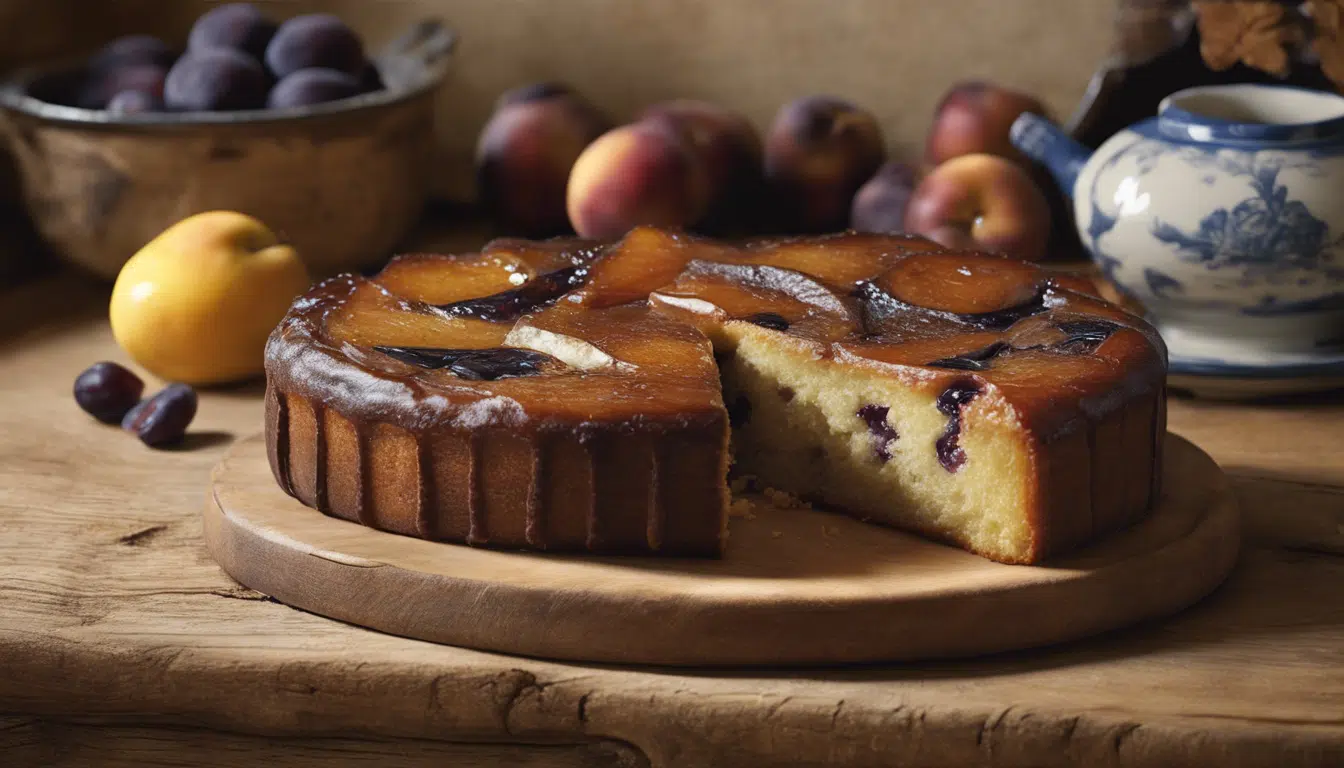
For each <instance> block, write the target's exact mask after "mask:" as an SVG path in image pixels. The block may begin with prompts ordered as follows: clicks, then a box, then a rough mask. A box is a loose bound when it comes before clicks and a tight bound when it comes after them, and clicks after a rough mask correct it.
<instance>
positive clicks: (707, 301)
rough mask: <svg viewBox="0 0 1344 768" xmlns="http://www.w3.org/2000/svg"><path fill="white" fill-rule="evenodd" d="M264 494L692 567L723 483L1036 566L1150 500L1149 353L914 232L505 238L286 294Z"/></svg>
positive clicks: (1153, 433) (1116, 330)
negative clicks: (271, 491)
mask: <svg viewBox="0 0 1344 768" xmlns="http://www.w3.org/2000/svg"><path fill="white" fill-rule="evenodd" d="M266 372H267V392H266V439H267V444H268V448H269V455H270V462H271V466H272V468H273V470H274V474H275V477H276V480H277V481H278V482H279V484H280V486H281V487H282V488H283V489H284V490H285V491H286V492H288V493H289V494H291V495H293V496H295V497H296V498H298V499H299V500H300V501H302V502H303V503H304V504H307V505H308V506H310V507H314V508H316V509H318V510H320V511H322V512H324V513H326V514H328V515H332V516H335V517H338V518H343V519H346V520H350V521H354V522H358V523H361V524H363V525H366V526H371V527H374V528H378V529H382V530H386V531H391V532H395V533H399V534H405V535H409V536H417V537H421V538H426V539H432V540H440V541H447V542H457V543H465V544H470V545H478V546H490V547H502V548H519V549H534V550H550V551H582V552H592V553H609V554H643V555H664V556H715V555H718V554H720V553H721V552H722V549H723V547H724V546H725V543H726V541H727V536H728V530H727V518H728V516H727V509H728V506H729V502H730V500H731V499H730V493H729V490H728V476H729V474H730V467H731V470H732V472H734V473H739V474H742V475H747V476H752V477H754V478H755V479H756V481H757V482H758V483H759V484H761V485H763V486H765V487H769V488H772V489H775V490H778V491H782V492H787V493H789V494H792V495H793V496H795V497H798V498H801V499H804V500H807V501H809V502H811V503H813V504H814V505H818V506H822V507H825V508H828V509H833V510H836V511H837V512H843V513H846V514H850V515H853V516H855V517H858V518H860V519H863V520H866V521H869V522H872V523H875V524H881V525H888V526H893V527H896V528H900V529H903V530H906V531H911V532H915V533H918V534H921V535H924V536H927V537H931V538H934V539H938V540H941V541H945V542H948V543H950V544H953V545H956V546H960V547H962V548H965V549H967V550H969V551H971V552H975V553H978V554H980V555H983V556H985V557H987V558H991V559H993V560H997V561H1000V562H1005V563H1037V562H1040V561H1042V560H1044V559H1047V558H1049V557H1051V556H1054V555H1058V554H1059V553H1062V552H1066V551H1069V550H1071V549H1073V548H1076V547H1078V546H1079V545H1081V544H1084V543H1086V542H1088V541H1091V540H1094V539H1096V538H1097V537H1099V536H1101V535H1104V534H1105V533H1107V532H1110V531H1113V530H1116V529H1119V528H1122V527H1124V526H1126V525H1128V524H1130V523H1132V522H1134V521H1135V520H1137V519H1139V518H1140V517H1142V516H1143V515H1144V514H1145V512H1146V510H1148V509H1149V508H1150V507H1151V505H1152V503H1153V501H1154V499H1155V497H1156V494H1157V492H1158V481H1159V472H1158V467H1159V465H1160V456H1159V452H1160V448H1161V441H1162V437H1163V435H1164V433H1165V422H1166V416H1165V410H1164V394H1165V393H1164V381H1165V372H1166V352H1165V348H1164V347H1163V345H1162V342H1161V340H1160V338H1159V337H1158V336H1157V334H1156V332H1155V331H1154V330H1153V328H1152V327H1150V326H1149V325H1147V324H1146V323H1145V322H1144V321H1142V320H1140V319H1139V318H1137V317H1134V316H1132V315H1130V314H1128V313H1126V312H1124V311H1123V310H1121V309H1119V308H1118V307H1116V306H1114V305H1112V304H1110V303H1108V302H1106V301H1104V300H1102V299H1100V298H1098V297H1097V296H1095V295H1094V294H1093V293H1092V292H1091V287H1090V285H1089V284H1088V283H1087V281H1085V280H1080V279H1078V278H1070V277H1065V276H1061V275H1052V274H1051V273H1049V272H1047V271H1044V270H1042V269H1041V268H1040V267H1038V266H1036V265H1033V264H1029V263H1026V262H1021V261H1016V260H1012V259H1008V258H1006V257H1000V256H996V255H990V254H984V253H976V252H967V251H953V250H947V249H944V248H942V247H940V246H938V245H936V244H934V243H933V242H931V241H928V240H924V239H922V238H918V237H907V236H878V235H860V234H854V233H842V234H836V235H828V236H820V237H807V238H775V239H768V240H759V241H752V242H746V243H739V244H732V243H726V242H721V241H715V240H709V239H704V238H699V237H694V236H691V235H687V234H684V233H679V232H674V231H664V230H659V229H653V228H639V229H635V230H632V231H631V232H630V233H629V234H627V235H626V236H625V237H624V238H622V239H620V240H619V241H616V242H609V243H598V242H591V241H582V240H576V239H557V240H548V241H542V242H533V241H523V240H514V239H501V240H496V241H494V242H492V243H490V244H488V245H487V246H486V247H485V248H484V249H482V251H481V252H480V253H477V254H472V255H467V256H456V255H438V254H412V255H405V256H400V257H397V258H395V259H393V260H392V261H391V262H390V263H389V264H388V265H387V266H386V267H385V268H384V269H383V270H382V271H381V272H380V273H378V274H377V275H375V276H373V277H369V278H365V277H360V276H354V275H345V276H341V277H337V278H333V279H330V280H327V281H325V282H323V283H320V284H318V285H316V286H314V287H313V288H312V289H311V290H310V291H309V292H308V293H307V294H305V295H304V296H302V297H301V298H299V299H298V300H297V301H296V302H295V303H294V305H293V307H292V308H291V310H290V312H289V313H288V315H287V316H286V318H285V319H284V320H283V321H282V322H281V324H280V325H279V326H278V327H277V328H276V330H275V332H274V333H273V334H272V336H271V338H270V340H269V342H268V345H267V350H266Z"/></svg>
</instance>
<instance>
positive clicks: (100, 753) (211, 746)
mask: <svg viewBox="0 0 1344 768" xmlns="http://www.w3.org/2000/svg"><path fill="white" fill-rule="evenodd" d="M0 755H3V756H4V758H5V766H6V768H77V767H82V766H89V765H98V766H104V767H105V768H160V767H162V768H181V766H192V767H193V768H255V766H259V765H267V766H290V765H294V766H299V765H305V766H307V765H319V764H320V765H342V766H356V767H358V766H368V767H369V768H387V766H396V767H397V768H441V766H453V767H454V768H495V767H496V766H511V768H644V766H647V765H648V762H647V761H646V760H645V759H644V757H643V756H642V755H641V754H640V753H639V752H638V751H636V750H633V749H630V748H629V747H626V746H624V745H621V744H616V743H611V742H594V743H590V744H529V745H512V744H461V743H458V744H454V743H447V742H436V741H428V740H424V739H397V740H377V739H357V738H340V737H331V738H316V739H274V738H268V737H264V736H254V735H244V734H233V733H220V732H218V731H210V730H204V729H199V728H181V727H178V728H169V727H163V726H158V727H155V726H141V725H128V724H125V723H118V722H116V721H110V722H109V721H101V722H100V721H98V720H88V719H85V720H82V721H68V720H41V719H38V718H32V717H2V716H0Z"/></svg>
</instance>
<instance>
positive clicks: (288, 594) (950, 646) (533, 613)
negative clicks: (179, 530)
mask: <svg viewBox="0 0 1344 768" xmlns="http://www.w3.org/2000/svg"><path fill="white" fill-rule="evenodd" d="M1164 453H1165V457H1166V461H1165V464H1166V467H1165V478H1166V479H1165V483H1164V485H1165V488H1166V491H1165V492H1164V494H1163V497H1162V500H1161V502H1160V503H1159V505H1158V506H1157V508H1156V509H1155V510H1154V511H1153V513H1152V515H1151V516H1150V517H1149V518H1148V519H1146V520H1144V521H1142V522H1141V523H1139V524H1138V525H1136V526H1134V527H1132V528H1130V529H1129V530H1126V531H1123V532H1122V533H1120V534H1118V535H1115V536H1112V537H1110V538H1108V539H1107V540H1105V541H1103V542H1099V543H1097V544H1096V545H1094V546H1092V547H1089V548H1087V549H1086V550H1084V551H1082V552H1078V553H1074V554H1071V555H1069V556H1068V557H1063V558H1059V559H1057V560H1055V561H1052V562H1050V563H1049V564H1048V565H1046V566H1042V567H1030V566H1012V565H1003V564H1000V563H994V562H991V561H989V560H986V559H984V558H981V557H977V556H975V555H972V554H969V553H967V552H964V551H962V550H959V549H956V548H954V547H949V546H943V545H939V544H935V543H933V542H930V541H927V540H925V539H921V538H919V537H916V536H910V535H907V534H903V533H900V532H897V531H893V530H890V529H886V528H880V527H878V526H875V525H868V524H865V523H861V522H858V521H857V520H852V519H849V518H847V517H842V516H839V515H835V514H828V513H825V512H821V511H814V510H811V509H779V508H775V507H773V506H772V505H771V504H770V503H769V501H767V500H766V499H764V498H762V497H759V496H747V497H743V498H742V499H741V501H746V502H748V503H749V505H750V506H749V508H748V509H740V510H739V512H740V514H739V515H737V516H735V517H734V518H733V519H732V520H730V522H729V540H728V547H727V550H726V551H725V553H724V556H723V557H722V558H721V559H686V558H631V557H584V556H577V557H576V556H561V555H544V554H536V553H519V552H504V551H495V550H488V549H477V548H471V547H463V546H455V545H450V544H440V543H436V542H431V541H422V540H419V539H411V538H409V537H405V536H397V535H395V534H391V533H386V532H383V531H377V530H373V529H370V528H367V527H364V526H362V525H357V524H354V523H351V522H348V521H345V520H340V519H337V518H334V517H328V516H326V515H323V514H322V513H320V512H318V511H316V510H314V509H310V508H309V507H306V506H304V505H303V504H302V503H300V502H299V501H298V500H296V499H294V498H293V497H291V496H289V495H287V494H285V493H284V492H283V491H282V490H280V488H279V486H278V485H276V483H275V481H274V479H273V476H272V474H271V470H270V465H269V463H268V462H267V460H266V444H265V441H264V439H263V438H262V437H261V436H254V437H250V438H247V439H245V440H243V441H241V442H240V443H239V444H238V445H237V446H235V447H234V449H233V450H231V451H230V452H229V455H228V456H227V457H226V458H225V459H224V461H223V462H221V463H220V465H219V466H218V467H217V468H216V469H215V471H214V472H213V473H212V477H211V489H212V490H211V494H210V497H209V499H208V500H207V501H206V504H205V510H204V514H205V522H204V529H205V540H206V545H207V547H208V548H209V549H210V552H211V554H212V556H214V558H215V559H216V560H217V561H218V562H219V564H220V565H221V566H223V568H224V570H225V571H227V572H228V573H229V574H231V575H232V576H233V577H234V578H236V579H237V580H238V581H240V582H241V583H243V584H244V585H246V586H249V587H252V588H254V589H257V590H260V591H261V592H263V593H265V594H267V595H271V596H273V597H275V598H277V599H279V600H280V601H281V602H284V603H286V604H288V605H293V606H296V607H299V608H303V609H304V610H308V611H312V612H314V613H317V614H320V615H323V616H330V617H332V618H337V619H341V620H342V621H348V622H350V623H352V624H358V625H360V626H364V627H370V628H373V629H379V630H382V631H385V632H391V633H393V634H397V635H403V636H406V637H414V638H419V639H421V640H429V641H432V642H440V643H449V644H452V645H460V646H465V647H468V648H478V649H483V650H493V651H501V652H506V653H515V654H521V655H525V656H538V657H542V658H550V659H568V660H574V661H596V662H615V663H640V664H665V665H677V666H690V665H714V666H732V665H815V664H837V663H853V662H874V661H897V660H911V659H927V658H950V657H963V656H973V655H983V654H986V653H994V652H1001V651H1008V650H1020V649H1023V648H1032V647H1037V646H1041V645H1048V644H1054V643H1058V642H1061V641H1064V640H1073V639H1077V638H1079V637H1086V636H1088V635H1091V634H1096V633H1099V632H1104V631H1106V630H1110V629H1114V628H1117V627H1122V626H1126V625H1129V624H1133V623H1136V622H1138V621H1142V620H1144V619H1150V618H1153V617H1156V616H1164V615H1168V614H1170V613H1174V612H1176V611H1178V610H1180V609H1182V608H1185V607H1186V606H1187V605H1189V604H1191V603H1193V602H1195V601H1197V600H1199V599H1200V598H1202V597H1204V596H1205V595H1207V594H1208V593H1209V592H1210V591H1212V590H1213V588H1214V587H1215V586H1217V585H1218V584H1219V583H1220V582H1222V580H1223V578H1225V577H1226V575H1227V572H1228V571H1229V570H1230V569H1231V568H1232V565H1233V564H1234V562H1235V561H1236V557H1237V552H1238V549H1239V548H1240V535H1239V534H1240V524H1239V522H1238V516H1237V511H1236V503H1235V501H1234V500H1233V498H1232V495H1231V490H1230V489H1229V488H1228V486H1227V482H1226V480H1225V478H1224V477H1223V474H1222V472H1221V471H1220V470H1219V469H1218V466H1217V465H1216V464H1214V463H1213V460H1212V459H1210V458H1208V456H1206V455H1204V454H1203V453H1201V452H1200V451H1199V449H1197V448H1195V447H1193V446H1191V445H1190V444H1189V443H1188V442H1186V441H1184V440H1181V439H1180V438H1175V437H1173V438H1170V439H1169V442H1168V444H1167V448H1166V450H1165V452H1164Z"/></svg>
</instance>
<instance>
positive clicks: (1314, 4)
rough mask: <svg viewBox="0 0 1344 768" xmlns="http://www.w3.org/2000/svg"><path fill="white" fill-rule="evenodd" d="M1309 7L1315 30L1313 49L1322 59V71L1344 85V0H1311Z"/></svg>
mask: <svg viewBox="0 0 1344 768" xmlns="http://www.w3.org/2000/svg"><path fill="white" fill-rule="evenodd" d="M1307 7H1308V9H1309V11H1310V13H1311V20H1312V26H1313V29H1314V31H1315V39H1313V40H1312V41H1311V49H1312V50H1313V51H1315V52H1316V56H1317V58H1319V59H1320V62H1321V72H1323V73H1324V74H1325V76H1326V77H1328V78H1330V81H1331V82H1333V83H1334V84H1335V85H1336V86H1340V87H1344V0H1309V2H1308V5H1307Z"/></svg>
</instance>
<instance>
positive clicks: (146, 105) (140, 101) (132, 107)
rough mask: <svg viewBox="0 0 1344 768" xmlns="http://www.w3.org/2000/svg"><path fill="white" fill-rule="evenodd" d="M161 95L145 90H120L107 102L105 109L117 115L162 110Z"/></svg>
mask: <svg viewBox="0 0 1344 768" xmlns="http://www.w3.org/2000/svg"><path fill="white" fill-rule="evenodd" d="M163 108H164V107H163V97H162V95H155V94H153V93H147V92H145V91H122V92H121V93H118V94H117V95H115V96H113V97H112V98H111V99H110V100H109V101H108V102H107V111H108V112H112V113H114V114H118V115H137V114H143V113H145V112H162V111H163Z"/></svg>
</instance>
